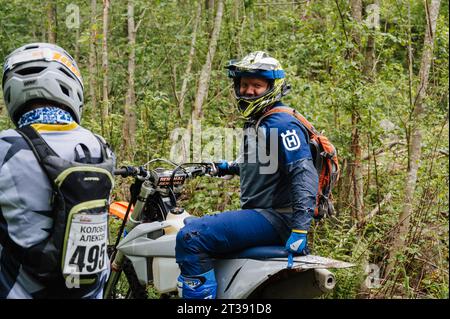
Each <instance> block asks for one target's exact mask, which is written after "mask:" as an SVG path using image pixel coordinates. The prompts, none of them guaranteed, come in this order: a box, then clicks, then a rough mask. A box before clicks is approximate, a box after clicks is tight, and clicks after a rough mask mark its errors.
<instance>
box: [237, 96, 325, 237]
mask: <svg viewBox="0 0 450 319" xmlns="http://www.w3.org/2000/svg"><path fill="white" fill-rule="evenodd" d="M276 106H281V104H277V105H276ZM255 125H256V124H255V123H250V124H249V125H247V126H246V127H245V129H244V140H243V142H242V144H241V153H240V156H239V158H238V160H237V162H238V165H239V175H240V182H241V206H242V208H243V209H261V213H263V214H264V215H265V216H266V217H267V218H268V219H269V220H270V221H271V222H272V223H273V224H274V226H275V227H276V228H277V229H278V230H279V231H280V233H281V235H282V237H283V238H284V237H286V236H288V234H289V233H290V230H291V229H299V230H308V229H309V227H310V223H311V220H312V217H313V214H314V208H315V205H316V195H317V190H318V182H319V179H318V175H317V171H316V169H315V167H314V164H313V161H312V156H311V151H310V147H309V138H308V133H307V131H306V129H305V128H304V127H303V125H302V124H301V123H300V122H299V121H298V120H297V119H296V118H295V117H293V116H291V115H289V114H286V113H274V114H272V115H270V116H268V117H266V118H264V119H263V120H262V121H261V123H260V124H259V129H258V133H257V131H256V127H255ZM286 238H287V237H286Z"/></svg>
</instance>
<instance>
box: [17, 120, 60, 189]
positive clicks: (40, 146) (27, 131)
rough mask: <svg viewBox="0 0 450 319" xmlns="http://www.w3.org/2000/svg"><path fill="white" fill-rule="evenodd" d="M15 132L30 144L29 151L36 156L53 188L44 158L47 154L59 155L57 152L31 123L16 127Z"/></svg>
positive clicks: (53, 184)
mask: <svg viewBox="0 0 450 319" xmlns="http://www.w3.org/2000/svg"><path fill="white" fill-rule="evenodd" d="M16 132H17V133H19V134H20V135H21V136H22V137H23V139H24V140H25V141H26V142H27V144H28V145H29V146H30V149H31V151H32V152H33V154H34V156H35V157H36V159H37V161H38V163H39V165H40V166H41V168H42V170H43V171H44V173H45V175H47V177H48V179H49V181H50V183H51V185H52V187H53V188H55V183H54V181H53V178H52V176H51V175H50V174H49V172H48V170H47V168H46V167H45V164H44V159H45V158H47V157H48V156H56V157H59V156H58V154H56V152H55V151H54V150H53V149H52V148H51V147H50V146H49V145H48V144H47V142H45V140H44V139H43V138H42V136H41V135H40V134H39V133H38V132H37V131H36V130H35V129H34V128H33V127H32V126H31V125H27V126H24V127H21V128H18V129H16Z"/></svg>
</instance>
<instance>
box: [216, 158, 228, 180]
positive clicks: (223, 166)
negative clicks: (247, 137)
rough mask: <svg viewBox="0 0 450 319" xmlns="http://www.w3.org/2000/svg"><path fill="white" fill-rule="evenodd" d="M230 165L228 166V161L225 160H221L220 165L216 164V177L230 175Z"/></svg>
mask: <svg viewBox="0 0 450 319" xmlns="http://www.w3.org/2000/svg"><path fill="white" fill-rule="evenodd" d="M229 167H230V165H229V164H228V162H227V161H225V160H221V161H220V162H219V163H217V164H216V168H217V173H216V176H219V177H221V176H225V175H228V174H229V171H228V169H229Z"/></svg>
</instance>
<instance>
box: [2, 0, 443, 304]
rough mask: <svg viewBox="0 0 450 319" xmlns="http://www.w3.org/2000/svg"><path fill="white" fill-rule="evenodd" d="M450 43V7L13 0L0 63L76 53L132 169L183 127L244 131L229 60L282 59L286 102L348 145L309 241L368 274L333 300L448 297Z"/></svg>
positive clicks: (89, 110) (215, 190) (222, 201)
mask: <svg viewBox="0 0 450 319" xmlns="http://www.w3.org/2000/svg"><path fill="white" fill-rule="evenodd" d="M448 31H449V19H448V1H445V0H444V1H440V0H424V1H422V0H368V1H367V0H364V1H363V0H348V1H344V0H334V1H333V0H321V1H319V0H304V1H282V0H270V1H269V0H245V1H232V0H203V1H187V0H184V1H183V0H178V1H176V0H171V1H162V0H161V1H156V0H145V1H144V0H128V1H118V0H103V1H97V0H90V1H80V0H78V1H70V0H56V1H51V0H46V1H37V0H9V1H6V0H0V60H1V61H3V60H4V58H5V56H6V55H7V54H8V53H9V52H11V51H12V50H13V49H15V48H17V47H19V46H21V45H23V44H26V43H29V42H52V43H57V44H58V45H60V46H62V47H63V48H65V49H66V50H67V51H68V52H69V53H70V54H71V55H72V56H73V57H74V58H75V60H76V61H77V62H78V64H79V67H80V68H81V72H82V75H83V78H84V84H85V106H84V111H83V120H82V125H83V126H85V127H86V128H89V129H91V130H93V131H94V132H96V133H99V134H101V135H103V136H104V137H105V138H106V139H107V140H108V141H109V142H110V144H111V145H112V147H113V149H114V150H115V151H116V153H117V157H118V165H119V166H120V165H125V164H134V165H140V164H143V163H145V162H147V161H148V160H150V159H152V158H158V157H159V158H160V157H163V158H169V157H170V156H171V154H172V155H173V153H174V152H175V153H176V152H178V149H176V147H178V145H179V144H177V143H176V142H177V141H176V140H174V136H173V132H175V131H176V129H180V128H181V129H186V130H187V131H188V132H191V130H190V129H191V128H192V125H193V124H195V123H201V126H202V129H205V128H216V129H217V128H219V129H223V130H225V129H230V128H233V129H234V128H240V127H242V124H243V120H242V119H241V118H240V117H239V114H238V112H237V110H236V107H235V105H234V98H233V92H232V86H231V81H230V80H229V79H228V78H227V74H226V72H225V69H224V67H225V66H226V64H227V61H228V60H230V59H232V58H241V57H243V56H244V55H245V54H247V53H249V52H251V51H256V50H264V51H266V52H268V53H269V54H271V55H272V56H274V57H276V58H277V59H279V60H280V62H281V63H282V66H283V68H284V70H285V72H286V74H287V79H288V82H289V83H290V84H291V86H292V90H291V92H290V94H289V95H287V96H286V97H285V99H284V102H285V103H286V104H288V105H290V106H292V107H294V108H296V109H297V110H299V111H300V112H301V113H302V114H303V115H304V116H306V117H307V118H308V119H309V120H310V121H311V122H312V123H313V124H314V126H315V127H316V128H317V129H319V130H320V131H322V132H323V133H324V134H325V135H327V136H328V137H329V138H330V139H331V141H332V142H333V143H334V144H335V146H336V147H337V149H338V154H339V161H340V166H341V178H340V180H339V182H338V184H337V186H336V188H335V190H334V198H335V207H336V211H337V214H336V216H335V218H331V219H326V220H324V221H321V222H320V223H314V224H313V225H312V230H311V235H310V239H309V244H310V248H311V250H312V252H313V253H314V254H316V255H322V256H326V257H331V258H336V259H340V260H345V261H349V262H353V263H355V264H356V265H357V266H356V267H354V268H352V269H346V270H340V271H336V272H335V274H336V276H337V285H336V289H335V290H334V291H333V292H332V293H330V294H329V295H327V296H326V297H327V298H448V284H449V282H448V269H449V228H448V227H449V223H448V218H449V212H448V208H449V197H448V196H449V195H448V190H449V165H448V156H449V140H448V119H449V114H448V111H449V104H448V53H449V46H448V41H449V40H448V38H449V32H448ZM0 94H1V93H0ZM11 126H12V125H11V123H10V121H9V120H8V117H7V114H6V110H5V106H4V104H3V99H2V97H1V96H0V129H6V128H8V127H11ZM208 142H209V141H208V140H207V139H206V138H205V139H203V140H202V141H201V145H203V146H204V145H206V144H208ZM222 142H224V141H222ZM174 147H175V148H174ZM193 147H194V146H193V145H188V148H189V150H192V148H193ZM184 151H186V150H184ZM188 153H189V152H188ZM191 160H192V158H191ZM214 160H218V158H214ZM128 183H129V181H121V180H118V181H117V183H116V189H115V190H114V198H116V199H121V200H125V199H127V196H128V195H127V194H128ZM182 203H183V205H184V207H185V208H186V209H187V210H188V211H189V212H190V213H191V214H194V215H198V216H201V215H202V214H207V213H213V212H218V211H223V210H228V209H236V208H238V207H239V181H238V179H236V178H235V179H233V180H230V181H224V180H221V179H216V178H209V179H207V178H202V179H197V180H194V181H192V182H190V183H189V184H188V185H187V187H186V189H185V192H184V195H183V201H182Z"/></svg>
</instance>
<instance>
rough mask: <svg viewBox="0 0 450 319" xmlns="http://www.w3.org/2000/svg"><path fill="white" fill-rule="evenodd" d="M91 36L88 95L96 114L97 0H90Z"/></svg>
mask: <svg viewBox="0 0 450 319" xmlns="http://www.w3.org/2000/svg"><path fill="white" fill-rule="evenodd" d="M90 29H91V37H90V40H89V96H90V98H91V107H92V111H93V114H97V111H98V109H97V93H96V92H97V0H91V26H90Z"/></svg>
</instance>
